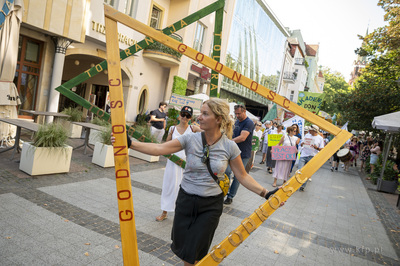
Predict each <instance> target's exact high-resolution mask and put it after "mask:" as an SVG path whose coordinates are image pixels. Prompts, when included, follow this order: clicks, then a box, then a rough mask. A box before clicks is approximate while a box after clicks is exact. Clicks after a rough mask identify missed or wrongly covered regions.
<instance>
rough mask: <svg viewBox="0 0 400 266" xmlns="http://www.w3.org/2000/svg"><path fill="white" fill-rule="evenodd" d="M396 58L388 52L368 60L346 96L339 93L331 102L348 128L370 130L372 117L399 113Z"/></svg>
mask: <svg viewBox="0 0 400 266" xmlns="http://www.w3.org/2000/svg"><path fill="white" fill-rule="evenodd" d="M397 57H398V55H397V54H396V53H394V52H388V53H387V54H386V55H385V56H381V57H379V58H377V59H372V60H371V62H370V63H369V64H368V65H367V66H366V68H365V70H364V71H363V72H362V75H361V76H360V77H359V78H358V79H357V81H356V82H355V84H354V89H353V90H351V91H350V92H349V93H339V94H338V95H337V98H336V99H335V102H336V103H337V105H338V108H339V109H340V110H342V115H343V119H344V120H348V121H349V126H350V128H351V129H365V130H372V126H371V123H372V120H373V119H374V117H375V116H379V115H383V114H387V113H392V112H395V111H398V110H400V87H399V84H398V82H397V77H398V76H399V73H400V66H399V65H396V64H395V63H396V60H397V59H396V58H397Z"/></svg>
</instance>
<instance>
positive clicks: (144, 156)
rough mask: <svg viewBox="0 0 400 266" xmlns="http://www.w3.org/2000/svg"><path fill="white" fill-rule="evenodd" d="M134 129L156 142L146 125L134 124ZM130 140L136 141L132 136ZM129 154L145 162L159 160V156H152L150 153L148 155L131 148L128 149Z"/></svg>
mask: <svg viewBox="0 0 400 266" xmlns="http://www.w3.org/2000/svg"><path fill="white" fill-rule="evenodd" d="M135 129H136V130H137V131H138V132H140V133H142V134H143V135H144V136H146V137H147V138H149V139H150V140H151V141H153V142H157V141H156V140H155V138H154V137H153V136H152V135H151V131H150V128H149V127H148V126H147V125H144V126H136V127H135ZM132 141H138V140H136V139H134V138H132ZM129 155H130V156H132V157H135V158H138V159H141V160H144V161H147V162H150V163H151V162H158V161H159V160H160V156H152V155H148V154H144V153H141V152H138V151H135V150H132V149H129Z"/></svg>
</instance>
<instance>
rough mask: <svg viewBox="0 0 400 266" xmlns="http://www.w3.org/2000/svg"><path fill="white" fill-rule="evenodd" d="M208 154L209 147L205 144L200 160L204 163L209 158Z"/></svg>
mask: <svg viewBox="0 0 400 266" xmlns="http://www.w3.org/2000/svg"><path fill="white" fill-rule="evenodd" d="M209 156H210V149H209V148H208V145H206V146H204V148H203V157H201V162H202V163H204V164H206V163H207V161H208V160H209Z"/></svg>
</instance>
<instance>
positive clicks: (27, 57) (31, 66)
mask: <svg viewBox="0 0 400 266" xmlns="http://www.w3.org/2000/svg"><path fill="white" fill-rule="evenodd" d="M42 50H43V43H42V42H40V41H37V40H34V39H30V38H28V37H25V36H22V35H21V36H20V37H19V43H18V61H17V68H16V70H15V76H14V84H15V86H16V87H17V89H18V93H19V97H20V100H21V105H20V106H19V109H24V110H35V107H36V106H35V104H36V97H37V91H38V83H39V79H40V66H41V61H42Z"/></svg>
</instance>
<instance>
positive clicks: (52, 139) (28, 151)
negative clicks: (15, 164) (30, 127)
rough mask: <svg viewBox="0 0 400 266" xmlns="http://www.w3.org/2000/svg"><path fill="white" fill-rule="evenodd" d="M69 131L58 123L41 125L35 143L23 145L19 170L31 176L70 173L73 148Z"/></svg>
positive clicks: (34, 139)
mask: <svg viewBox="0 0 400 266" xmlns="http://www.w3.org/2000/svg"><path fill="white" fill-rule="evenodd" d="M67 139H68V132H67V130H66V129H65V128H64V127H63V126H62V125H61V124H58V123H50V124H45V125H41V126H40V127H39V130H38V131H37V132H36V133H35V135H34V138H33V142H32V143H28V142H24V144H23V145H22V152H21V159H20V163H19V169H20V170H21V171H24V172H25V173H27V174H29V175H45V174H54V173H66V172H69V167H70V164H71V157H72V147H71V146H68V145H66V142H67Z"/></svg>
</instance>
